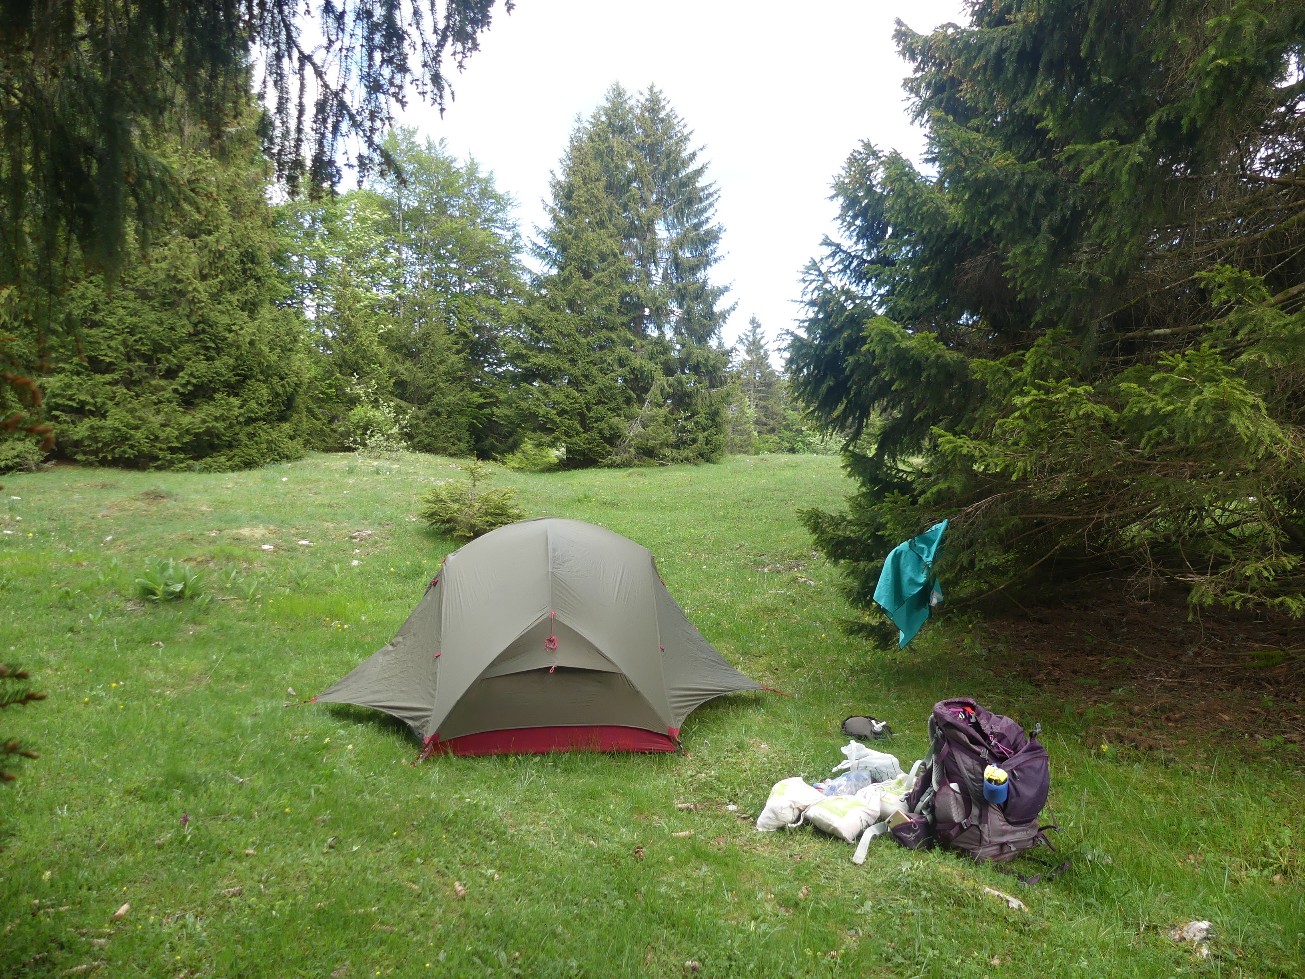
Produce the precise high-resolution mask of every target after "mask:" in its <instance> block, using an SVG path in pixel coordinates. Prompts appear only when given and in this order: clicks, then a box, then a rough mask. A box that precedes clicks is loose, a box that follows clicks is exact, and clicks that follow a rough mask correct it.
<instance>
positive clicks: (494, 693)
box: [314, 518, 764, 757]
mask: <svg viewBox="0 0 1305 979" xmlns="http://www.w3.org/2000/svg"><path fill="white" fill-rule="evenodd" d="M761 689H764V688H763V687H762V686H761V685H760V684H758V683H757V682H756V681H755V680H752V679H750V678H749V677H747V676H744V675H743V674H742V673H740V672H739V671H738V670H736V669H734V667H732V666H730V665H729V664H728V663H727V662H725V660H724V658H722V657H721V655H720V653H718V652H717V651H716V649H715V648H714V647H713V646H712V645H711V644H710V643H708V642H707V641H706V640H705V639H703V638H702V636H701V635H699V634H698V631H697V629H695V628H694V627H693V626H692V625H691V624H690V623H689V620H688V619H687V618H685V616H684V613H683V612H682V611H680V607H679V606H678V605H677V604H676V603H675V600H674V599H673V598H671V595H670V593H669V592H668V591H667V590H666V586H665V585H664V584H663V583H662V580H661V578H660V577H659V576H658V574H657V567H656V564H655V563H654V561H653V556H652V554H651V553H650V552H649V551H648V550H647V549H646V548H644V547H641V546H640V545H638V544H636V543H634V542H633V541H630V540H627V539H626V538H624V537H622V536H620V535H619V534H615V533H613V532H612V531H610V530H605V529H603V528H601V527H595V526H594V525H592V524H587V523H583V522H581V521H578V520H563V519H555V518H549V519H542V520H527V521H523V522H521V523H515V524H509V525H508V526H506V527H500V528H499V529H498V530H495V531H492V532H491V533H488V534H486V535H485V536H483V537H480V538H478V539H477V540H474V541H472V542H471V543H470V544H467V545H466V546H465V547H463V548H461V549H460V550H457V551H454V552H453V553H452V554H450V555H449V556H448V557H447V558H445V560H444V565H443V567H442V569H441V571H440V574H439V576H438V577H436V578H435V579H434V580H433V581H432V582H431V583H430V586H429V587H428V588H427V589H426V594H425V596H424V597H423V598H422V600H421V602H420V603H419V604H418V605H417V607H416V609H414V610H413V612H412V614H411V615H410V616H409V617H408V620H407V621H406V622H405V623H404V624H403V626H402V627H401V628H400V629H399V632H398V634H397V635H395V637H394V638H393V639H392V640H391V641H390V642H389V644H388V645H386V646H385V647H383V648H382V649H380V650H378V651H377V652H376V653H374V654H373V655H372V656H371V657H369V658H368V659H366V660H364V661H363V662H362V663H361V664H359V666H358V667H357V668H356V669H355V670H354V671H353V672H352V673H350V674H349V675H348V676H346V677H344V678H343V679H342V680H340V681H339V682H338V683H336V684H335V686H333V687H331V688H330V689H329V690H327V691H325V692H324V693H322V694H320V695H319V696H317V697H316V698H314V699H315V700H316V701H317V702H318V703H340V704H357V705H360V706H364V707H374V708H376V709H377V710H381V711H384V712H385V713H387V714H392V715H393V716H395V717H397V718H399V719H400V720H401V721H403V722H405V723H406V724H407V725H408V726H409V727H410V728H412V730H413V731H414V732H415V733H416V735H417V736H418V737H419V738H420V739H421V740H422V743H423V746H424V747H423V752H422V754H423V757H425V756H427V755H430V754H432V753H434V752H436V751H446V752H451V753H453V754H458V755H487V754H511V753H522V754H528V753H545V752H551V751H575V750H596V751H675V750H678V748H679V733H680V726H681V725H682V724H683V722H684V719H685V718H686V717H687V716H688V715H689V713H690V712H691V711H693V710H694V708H696V707H698V706H699V705H701V704H703V703H705V702H706V701H708V700H711V699H712V698H713V697H718V696H720V695H722V694H727V693H733V692H735V691H739V690H761Z"/></svg>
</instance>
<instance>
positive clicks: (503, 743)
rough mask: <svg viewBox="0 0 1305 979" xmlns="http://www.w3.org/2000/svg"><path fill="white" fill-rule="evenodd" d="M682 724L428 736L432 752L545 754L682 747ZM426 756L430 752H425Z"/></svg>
mask: <svg viewBox="0 0 1305 979" xmlns="http://www.w3.org/2000/svg"><path fill="white" fill-rule="evenodd" d="M679 730H680V729H679V728H667V734H661V733H660V732H658V731H649V730H646V729H644V728H634V727H624V726H622V725H617V724H593V725H586V726H579V727H526V728H516V729H508V730H502V731H482V732H480V733H478V734H464V735H461V736H460V737H456V738H449V740H448V741H440V740H439V739H438V738H439V736H438V735H432V736H431V738H428V739H427V742H428V743H430V742H431V739H432V738H433V739H434V743H433V744H431V746H430V753H432V754H433V753H434V752H436V751H443V752H447V753H449V754H452V755H464V756H472V755H513V754H516V755H531V754H533V755H542V754H550V753H552V752H555V751H642V752H650V753H651V752H668V751H679V750H680V745H679V743H678V741H677V740H676V737H677V735H678V734H679ZM423 757H427V754H426V753H425V752H423Z"/></svg>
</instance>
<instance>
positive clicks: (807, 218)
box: [405, 0, 967, 353]
mask: <svg viewBox="0 0 1305 979" xmlns="http://www.w3.org/2000/svg"><path fill="white" fill-rule="evenodd" d="M897 18H900V19H901V20H903V21H904V22H905V23H906V24H907V25H908V26H909V27H911V28H912V29H913V30H916V31H919V32H921V33H927V32H928V31H930V30H932V29H933V28H934V27H936V26H937V25H939V24H944V23H947V22H949V21H950V22H954V23H958V24H964V23H966V22H967V18H966V16H965V14H964V9H963V0H809V2H807V3H804V4H794V3H782V4H781V3H778V2H776V0H753V2H744V0H654V2H651V3H633V2H630V0H517V7H516V9H515V10H514V11H513V13H512V14H511V15H506V14H504V13H503V10H502V8H501V6H500V7H499V8H498V9H496V11H495V15H494V22H493V26H492V27H491V28H490V30H489V31H488V32H487V33H486V34H485V35H484V36H483V37H482V38H481V48H480V51H479V52H477V53H476V54H474V55H472V56H471V58H470V60H469V61H468V62H467V66H466V69H465V70H464V71H463V72H461V73H455V74H454V75H453V77H452V83H453V87H454V90H455V94H456V98H455V100H454V101H453V102H452V103H451V104H450V105H449V107H448V108H447V110H446V111H445V114H444V117H443V118H442V119H441V118H440V117H439V115H438V113H436V112H435V111H434V110H430V109H429V108H424V109H422V110H416V109H414V110H413V111H410V112H409V113H408V115H407V116H406V117H405V122H406V123H407V124H409V125H415V126H417V128H418V129H419V130H420V132H421V133H422V134H423V135H428V136H430V137H432V138H435V139H441V138H442V139H444V140H446V141H447V144H448V149H449V151H450V152H451V153H452V154H453V155H454V156H456V157H459V158H461V159H466V158H468V157H473V158H475V160H476V161H477V162H478V163H479V164H480V166H481V167H482V168H483V169H486V170H490V171H492V172H493V174H494V180H495V185H496V186H497V187H498V189H499V190H501V191H504V192H506V193H509V194H511V195H512V196H513V197H514V198H515V199H516V201H517V203H518V217H519V220H520V225H521V230H522V233H523V234H524V235H525V236H526V237H527V238H533V237H535V232H534V229H535V228H536V226H538V225H540V224H542V223H543V221H544V209H543V206H542V203H541V202H542V201H543V199H544V198H545V197H546V196H547V195H548V179H549V174H550V173H551V172H553V171H555V170H557V169H558V167H559V165H560V162H561V159H562V154H563V152H564V150H565V148H566V144H567V141H568V138H569V136H570V134H571V131H572V129H573V128H574V127H575V124H576V120H577V117H582V118H587V117H588V116H589V114H590V113H591V112H592V111H593V109H594V108H595V107H596V106H597V105H598V104H599V102H601V101H602V99H603V96H604V94H605V93H606V92H607V90H608V88H610V87H611V85H612V84H613V83H614V82H620V84H621V85H622V86H624V87H625V88H626V89H628V90H630V91H631V92H635V93H638V92H642V91H644V90H646V89H647V88H648V86H649V84H655V85H656V86H657V87H658V88H659V89H661V90H662V92H663V93H665V95H666V97H667V98H668V100H669V101H670V104H671V105H672V106H673V107H674V108H675V110H676V111H677V112H678V113H679V114H680V116H681V118H683V120H684V121H685V124H686V125H687V126H688V128H689V129H690V130H692V132H693V142H694V145H695V146H699V147H701V148H702V154H701V156H700V158H699V159H700V161H705V162H706V163H707V165H708V169H707V178H708V179H709V180H711V181H712V182H714V183H715V184H716V186H717V188H718V189H719V191H720V200H719V202H718V204H717V211H716V217H717V221H718V223H719V224H720V225H721V226H722V227H723V228H724V238H723V243H722V244H723V247H722V251H723V253H724V257H723V259H722V260H721V261H720V263H719V264H718V265H717V266H716V267H715V269H714V271H713V281H715V282H717V283H718V284H722V285H729V286H730V289H731V291H730V293H729V296H728V297H727V302H728V301H730V300H732V301H734V302H736V303H737V309H736V310H735V312H734V315H733V316H732V317H731V319H730V320H729V322H728V323H727V324H726V325H725V328H724V330H723V331H722V336H723V339H724V341H725V343H726V344H732V343H733V342H734V341H735V339H736V338H737V337H738V335H739V334H740V333H741V332H742V330H743V329H745V328H746V326H747V323H748V319H749V317H751V316H756V317H757V319H758V320H760V322H761V325H762V326H763V328H764V329H765V331H766V334H767V335H768V336H769V337H770V338H771V349H772V353H774V352H775V349H776V347H777V346H778V338H779V336H780V334H782V333H783V332H784V331H785V330H788V329H791V328H792V327H793V326H794V323H795V320H796V318H797V316H798V315H799V312H800V310H799V307H798V305H797V301H798V300H799V298H800V296H801V284H800V281H801V272H802V268H803V266H805V264H806V263H807V261H808V259H810V258H812V257H814V256H816V255H817V254H818V253H819V251H820V241H821V238H822V237H823V236H824V235H826V234H829V233H831V232H832V231H833V230H834V227H833V220H834V216H835V214H836V213H837V212H836V208H835V205H834V204H833V203H832V202H831V201H830V200H829V194H830V185H831V183H832V181H833V180H834V178H835V176H836V175H837V174H838V173H839V171H840V170H841V169H842V165H843V163H844V161H845V160H846V159H847V156H848V154H849V153H851V152H852V150H854V149H855V148H856V146H857V145H858V144H859V143H860V141H861V140H863V139H868V140H870V141H871V142H873V143H875V144H876V145H877V146H879V147H881V148H885V149H887V148H893V149H897V150H900V151H901V152H902V153H904V154H905V155H907V156H909V157H912V158H918V156H919V153H920V151H921V149H922V147H923V135H922V133H921V132H920V131H919V130H917V129H916V128H914V127H913V126H912V125H911V124H910V122H909V121H908V119H907V115H906V103H905V100H904V96H903V92H902V87H901V84H902V79H903V78H905V77H906V75H907V74H908V67H907V65H906V64H905V63H904V62H902V61H901V60H900V59H899V58H898V56H897V51H896V48H895V47H894V45H893V41H892V32H893V25H894V20H895V19H897Z"/></svg>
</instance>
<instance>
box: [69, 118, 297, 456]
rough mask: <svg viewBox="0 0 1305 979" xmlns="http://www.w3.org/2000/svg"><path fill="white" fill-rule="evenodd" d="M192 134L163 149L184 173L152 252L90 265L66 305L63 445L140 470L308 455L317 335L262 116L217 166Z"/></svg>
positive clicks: (172, 139)
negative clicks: (284, 274)
mask: <svg viewBox="0 0 1305 979" xmlns="http://www.w3.org/2000/svg"><path fill="white" fill-rule="evenodd" d="M175 128H176V129H177V131H178V133H179V135H173V134H168V135H160V136H157V137H156V140H157V143H156V144H154V145H153V146H152V149H153V150H154V152H156V153H157V154H158V155H159V156H160V158H163V159H167V160H168V163H169V166H170V167H171V168H172V169H173V171H174V172H175V173H177V174H178V175H179V176H180V177H181V178H182V179H184V181H185V185H186V189H187V196H186V198H185V199H184V200H183V201H180V202H178V203H177V204H176V205H174V207H173V208H172V210H171V212H170V215H169V217H168V219H167V221H166V222H162V221H160V223H159V225H158V228H159V231H160V232H161V233H160V234H159V235H157V236H155V238H154V240H153V242H152V244H151V245H150V247H149V248H148V250H147V252H146V256H145V260H143V261H140V262H137V263H134V264H133V265H131V266H130V267H129V268H127V269H125V270H124V271H123V273H122V274H121V276H120V277H118V278H117V279H116V281H115V280H110V279H109V278H108V277H106V275H105V274H104V273H101V272H91V271H86V272H84V273H83V274H81V275H80V276H77V277H76V278H74V279H72V280H71V281H70V282H69V284H68V287H67V290H66V292H65V294H64V295H63V296H62V297H60V300H59V301H60V302H61V304H62V305H63V306H64V308H65V315H66V316H67V317H68V319H69V320H70V321H72V322H75V323H76V324H77V325H78V326H77V331H76V333H75V334H74V335H73V336H70V337H67V338H63V339H61V340H60V341H59V344H60V345H59V346H58V347H56V354H57V356H56V358H55V364H56V366H55V367H54V369H53V371H52V373H51V374H50V375H49V377H48V379H47V382H46V388H47V399H48V403H47V407H48V410H49V413H50V416H51V419H52V421H53V422H54V423H55V425H56V430H57V433H58V439H57V442H56V452H57V453H58V454H59V455H60V456H61V457H63V458H69V459H74V460H77V461H79V462H89V463H96V464H107V465H118V466H127V467H139V468H178V467H186V468H191V467H198V468H205V469H233V468H244V467H249V466H256V465H261V464H263V463H266V462H272V461H278V460H283V459H289V458H294V457H296V456H297V455H299V454H301V453H302V451H303V446H302V434H303V432H302V425H303V411H302V405H301V396H302V394H303V391H304V386H305V382H306V380H307V375H306V373H305V371H306V362H305V330H304V324H303V321H302V318H301V317H300V315H299V313H298V312H297V311H296V310H295V309H293V308H290V307H289V306H288V305H286V303H285V299H286V294H285V289H284V281H283V280H282V278H281V276H280V275H279V273H278V270H277V267H276V264H275V261H274V254H275V251H276V248H277V242H276V238H275V235H274V234H273V231H272V220H271V214H270V211H269V208H268V205H267V201H266V198H265V195H264V187H265V185H266V184H265V178H266V167H265V163H264V161H263V158H262V156H261V154H260V153H259V150H258V146H257V142H256V139H255V134H254V131H253V126H252V124H247V125H246V127H245V129H244V133H245V135H246V139H245V142H244V143H243V146H242V147H241V148H242V150H243V152H240V153H237V152H235V151H234V148H235V146H237V145H239V144H237V143H236V140H235V137H234V135H232V136H231V137H229V138H230V141H231V143H232V146H233V151H232V152H231V153H229V154H228V156H227V158H226V160H224V161H222V162H218V161H216V160H214V159H213V158H212V157H210V156H209V155H208V154H207V153H206V152H205V151H204V149H203V147H202V146H200V147H196V146H194V145H189V144H188V142H187V137H186V129H187V127H186V125H185V121H184V119H181V120H179V125H178V126H176V127H175Z"/></svg>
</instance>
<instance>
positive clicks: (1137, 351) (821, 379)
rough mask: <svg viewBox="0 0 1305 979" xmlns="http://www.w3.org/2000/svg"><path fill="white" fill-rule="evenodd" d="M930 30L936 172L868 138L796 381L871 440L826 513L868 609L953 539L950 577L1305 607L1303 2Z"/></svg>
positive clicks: (1009, 3)
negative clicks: (883, 582)
mask: <svg viewBox="0 0 1305 979" xmlns="http://www.w3.org/2000/svg"><path fill="white" fill-rule="evenodd" d="M972 11H973V20H972V23H971V25H970V26H969V27H968V28H967V29H944V30H941V31H938V32H936V33H934V34H931V35H928V36H921V35H916V34H914V33H912V32H910V31H909V30H907V29H906V28H904V27H901V26H900V25H899V29H898V34H897V38H898V43H899V47H900V49H901V50H902V52H903V54H904V55H905V56H906V57H907V58H908V59H909V60H910V61H911V62H912V63H913V64H914V66H915V67H914V72H913V74H912V77H911V78H910V79H909V81H908V83H907V89H908V92H909V93H910V95H911V98H912V99H913V105H914V111H915V113H916V115H917V117H918V118H919V119H920V120H922V121H924V122H925V123H926V124H927V125H928V127H929V158H928V162H929V163H930V164H931V167H932V168H933V169H934V170H935V171H936V172H935V173H933V174H924V173H921V172H919V171H917V170H916V169H915V168H914V167H913V166H912V165H911V164H910V163H908V162H907V161H906V160H904V159H903V158H901V157H900V156H899V155H897V154H895V153H890V152H882V151H880V150H878V149H876V148H875V147H874V146H873V145H871V144H865V145H863V146H862V147H861V148H860V149H858V150H857V151H856V152H855V153H854V154H853V155H852V157H851V158H850V159H849V161H848V163H847V166H846V168H845V169H844V171H843V173H842V175H841V176H840V177H839V179H838V181H837V183H836V185H835V191H836V196H837V199H838V200H839V202H840V206H841V220H840V232H841V233H840V236H839V238H838V239H837V240H834V241H831V242H829V243H828V247H827V249H826V252H825V255H824V257H823V259H822V260H821V261H819V262H816V263H813V264H812V265H811V267H810V269H809V271H808V277H807V285H808V292H807V300H808V304H807V313H806V317H805V320H804V323H803V327H802V330H801V332H800V333H799V335H797V336H796V337H794V338H793V341H792V342H791V344H790V348H789V356H790V360H789V366H790V370H791V372H792V377H793V383H794V386H795V389H796V391H797V392H798V394H799V395H800V396H801V397H802V398H803V400H804V401H805V402H806V403H807V404H808V405H810V406H811V407H812V408H813V409H814V410H815V411H817V412H818V413H819V414H820V416H821V417H822V419H823V420H824V422H825V423H826V425H827V426H828V427H829V428H830V429H831V430H835V431H839V432H841V433H843V434H845V435H851V436H858V435H861V434H863V433H864V434H865V435H866V436H867V438H870V439H872V440H873V448H872V449H871V450H870V451H867V452H864V453H861V452H858V453H854V454H852V455H851V456H850V459H849V462H850V465H851V468H852V471H853V472H854V474H855V475H856V476H857V478H858V479H859V480H860V482H861V484H862V490H861V492H860V493H859V494H858V495H857V496H856V497H855V498H853V500H851V501H850V503H849V508H848V511H847V512H846V513H845V514H828V513H825V514H822V513H811V514H808V515H807V519H808V522H809V524H810V526H811V527H812V528H813V530H814V531H815V532H816V535H817V539H818V540H819V541H820V543H821V545H822V546H823V547H824V548H825V549H826V550H827V551H828V552H829V553H830V554H832V555H834V556H836V557H838V558H839V559H841V560H843V561H844V562H845V567H847V568H849V569H850V571H851V577H852V587H853V591H854V597H855V598H856V599H857V600H858V601H859V602H861V603H862V604H863V605H864V606H866V607H867V608H870V607H872V603H871V597H870V596H871V594H872V592H873V588H874V582H875V579H876V578H877V574H878V568H879V564H880V562H881V560H882V557H883V555H884V554H885V553H887V551H888V549H889V548H891V547H892V546H893V545H894V544H895V543H897V542H898V541H900V540H902V539H904V538H906V537H910V536H913V535H914V534H916V533H919V532H920V531H921V530H922V529H924V528H925V527H927V526H928V525H930V524H931V523H933V522H935V521H936V520H937V519H940V518H942V517H949V518H951V519H952V529H951V530H950V531H949V542H948V555H949V558H948V560H949V564H950V568H951V574H952V577H953V583H954V585H956V586H958V590H960V589H961V588H962V587H969V588H971V589H973V590H974V591H976V592H982V593H988V592H991V591H992V590H994V589H1010V588H1013V587H1014V586H1016V585H1018V586H1019V587H1021V588H1022V589H1024V590H1025V591H1024V593H1023V594H1024V597H1023V599H1022V600H1025V601H1027V599H1028V596H1029V594H1030V592H1031V591H1034V590H1036V589H1039V588H1045V587H1047V586H1048V585H1050V584H1052V583H1054V582H1055V581H1056V580H1057V579H1061V578H1065V577H1071V578H1076V579H1077V578H1081V577H1082V576H1084V575H1088V574H1092V573H1095V572H1107V573H1108V574H1109V575H1110V577H1111V579H1112V580H1117V579H1118V577H1119V576H1120V575H1121V574H1130V573H1131V574H1137V575H1141V576H1143V577H1147V576H1157V577H1160V578H1163V579H1167V580H1170V581H1176V582H1178V583H1180V584H1182V585H1184V586H1185V587H1187V588H1188V589H1189V590H1190V595H1191V598H1192V600H1193V601H1195V602H1198V603H1212V602H1218V603H1224V604H1228V605H1234V606H1240V605H1247V604H1250V605H1261V606H1267V607H1270V608H1274V609H1277V610H1280V611H1285V612H1289V613H1292V614H1296V615H1300V614H1305V596H1303V595H1302V592H1303V591H1305V454H1303V453H1302V450H1301V445H1302V444H1305V440H1303V439H1302V435H1303V434H1305V407H1303V406H1305V372H1303V371H1302V369H1301V364H1302V363H1305V360H1302V358H1301V356H1300V354H1301V352H1302V351H1305V235H1302V233H1301V231H1300V230H1299V228H1300V223H1299V217H1300V213H1301V208H1302V201H1303V199H1305V198H1302V194H1303V193H1305V179H1302V173H1305V124H1303V123H1302V120H1303V119H1305V115H1303V114H1302V112H1301V108H1302V105H1305V76H1303V75H1302V68H1301V66H1302V64H1303V63H1305V60H1303V58H1305V41H1303V40H1302V39H1303V38H1305V8H1302V7H1301V5H1299V4H1263V3H1259V2H1255V0H1238V2H1233V3H1230V4H1221V5H1218V6H1217V8H1214V7H1212V5H1210V4H1208V3H1204V2H1198V0H1184V2H1178V3H1172V4H1164V5H1154V4H1143V5H1134V6H1129V5H1124V6H1120V5H1118V4H1113V3H1108V2H1106V0H1092V2H1088V3H1082V2H1071V0H1051V2H1041V0H1040V2H1037V3H1034V2H1030V0H998V2H995V3H991V4H984V5H976V6H974V7H973V8H972Z"/></svg>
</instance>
